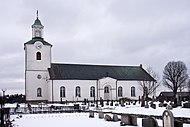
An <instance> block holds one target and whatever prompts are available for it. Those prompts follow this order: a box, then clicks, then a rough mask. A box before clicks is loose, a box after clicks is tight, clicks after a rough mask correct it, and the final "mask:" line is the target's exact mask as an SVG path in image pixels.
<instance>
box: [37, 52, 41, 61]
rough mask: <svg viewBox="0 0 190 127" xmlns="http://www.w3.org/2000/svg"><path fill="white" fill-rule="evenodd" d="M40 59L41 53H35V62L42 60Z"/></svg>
mask: <svg viewBox="0 0 190 127" xmlns="http://www.w3.org/2000/svg"><path fill="white" fill-rule="evenodd" d="M41 57H42V55H41V53H40V52H37V53H36V60H41V59H42V58H41Z"/></svg>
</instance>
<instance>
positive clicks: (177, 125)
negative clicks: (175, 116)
mask: <svg viewBox="0 0 190 127" xmlns="http://www.w3.org/2000/svg"><path fill="white" fill-rule="evenodd" d="M174 127H183V122H181V121H179V120H174Z"/></svg>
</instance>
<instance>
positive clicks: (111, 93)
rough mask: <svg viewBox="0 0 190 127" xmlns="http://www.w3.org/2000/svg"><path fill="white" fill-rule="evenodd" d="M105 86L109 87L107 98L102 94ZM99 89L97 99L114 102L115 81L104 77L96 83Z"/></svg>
mask: <svg viewBox="0 0 190 127" xmlns="http://www.w3.org/2000/svg"><path fill="white" fill-rule="evenodd" d="M105 86H108V87H109V89H110V90H109V97H106V95H105V93H104V88H105ZM98 87H99V94H98V95H99V99H100V98H102V99H104V100H107V99H108V100H116V79H113V78H110V77H106V78H102V79H100V80H99V82H98Z"/></svg>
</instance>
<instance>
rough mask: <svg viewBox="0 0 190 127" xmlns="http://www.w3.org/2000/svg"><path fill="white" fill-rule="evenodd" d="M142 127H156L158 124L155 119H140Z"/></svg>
mask: <svg viewBox="0 0 190 127" xmlns="http://www.w3.org/2000/svg"><path fill="white" fill-rule="evenodd" d="M142 126H143V127H158V122H157V121H156V119H154V118H152V117H149V118H144V119H142Z"/></svg>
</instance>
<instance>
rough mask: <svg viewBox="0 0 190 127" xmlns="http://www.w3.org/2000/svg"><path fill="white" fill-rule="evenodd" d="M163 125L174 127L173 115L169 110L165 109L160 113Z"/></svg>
mask: <svg viewBox="0 0 190 127" xmlns="http://www.w3.org/2000/svg"><path fill="white" fill-rule="evenodd" d="M162 123H163V127H174V116H173V113H172V112H171V111H170V110H165V111H164V112H163V114H162Z"/></svg>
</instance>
